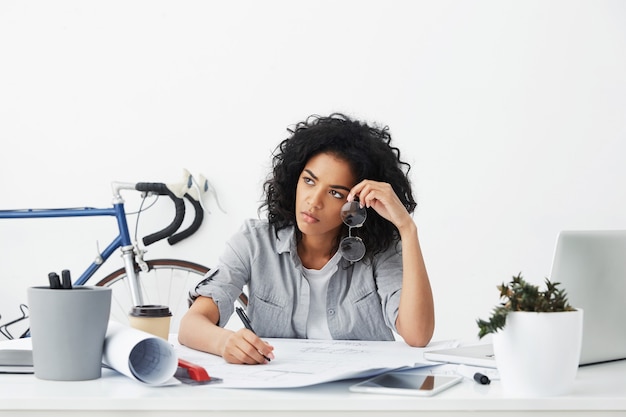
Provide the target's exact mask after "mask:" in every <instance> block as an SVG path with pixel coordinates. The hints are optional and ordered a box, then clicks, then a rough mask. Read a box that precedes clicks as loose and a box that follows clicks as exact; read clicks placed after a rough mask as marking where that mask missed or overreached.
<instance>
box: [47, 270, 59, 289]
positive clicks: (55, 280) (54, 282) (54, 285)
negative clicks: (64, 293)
mask: <svg viewBox="0 0 626 417" xmlns="http://www.w3.org/2000/svg"><path fill="white" fill-rule="evenodd" d="M48 281H50V288H51V289H53V290H58V289H60V288H62V287H61V280H60V279H59V275H58V274H57V273H56V272H50V273H49V274H48Z"/></svg>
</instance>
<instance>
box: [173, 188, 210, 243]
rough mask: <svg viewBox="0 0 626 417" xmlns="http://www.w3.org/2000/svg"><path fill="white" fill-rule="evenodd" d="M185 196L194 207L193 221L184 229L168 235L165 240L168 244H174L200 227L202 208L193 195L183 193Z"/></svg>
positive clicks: (202, 217) (202, 216)
mask: <svg viewBox="0 0 626 417" xmlns="http://www.w3.org/2000/svg"><path fill="white" fill-rule="evenodd" d="M185 197H186V198H187V200H189V201H190V202H191V205H192V206H193V207H194V209H195V213H196V215H195V217H194V219H193V222H192V223H191V225H190V226H189V227H188V228H186V229H185V230H183V231H181V232H178V233H176V234H175V235H172V236H170V237H169V238H168V239H167V242H168V243H169V244H170V245H175V244H176V243H178V242H180V241H181V240H183V239H186V238H188V237H189V236H191V235H193V234H194V233H196V231H197V230H198V229H199V228H200V225H201V224H202V221H203V220H204V209H203V208H202V205H201V204H200V202H199V201H198V200H195V199H194V198H193V197H191V196H190V195H189V194H188V193H186V194H185Z"/></svg>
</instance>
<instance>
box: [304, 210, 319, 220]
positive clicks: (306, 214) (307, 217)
mask: <svg viewBox="0 0 626 417" xmlns="http://www.w3.org/2000/svg"><path fill="white" fill-rule="evenodd" d="M302 220H303V221H304V222H305V223H317V222H318V221H319V220H318V219H317V218H316V217H313V216H312V215H311V214H310V213H307V212H306V211H303V212H302Z"/></svg>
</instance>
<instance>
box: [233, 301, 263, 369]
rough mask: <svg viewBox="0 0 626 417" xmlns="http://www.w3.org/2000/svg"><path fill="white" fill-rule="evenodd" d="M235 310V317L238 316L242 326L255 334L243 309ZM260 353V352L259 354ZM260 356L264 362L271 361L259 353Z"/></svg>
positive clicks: (236, 308)
mask: <svg viewBox="0 0 626 417" xmlns="http://www.w3.org/2000/svg"><path fill="white" fill-rule="evenodd" d="M235 310H236V311H237V315H238V316H239V318H240V319H241V321H242V322H243V325H244V326H245V327H246V329H248V330H250V331H251V332H252V333H254V334H256V333H255V331H254V329H253V328H252V324H250V319H249V318H248V315H247V314H246V312H245V311H244V310H243V308H241V307H235ZM259 353H261V352H259ZM261 356H263V357H264V358H265V360H266V361H268V362H270V361H271V359H270V358H268V357H267V356H265V355H264V354H262V353H261Z"/></svg>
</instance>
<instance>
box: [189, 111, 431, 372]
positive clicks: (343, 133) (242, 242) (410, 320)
mask: <svg viewBox="0 0 626 417" xmlns="http://www.w3.org/2000/svg"><path fill="white" fill-rule="evenodd" d="M289 132H290V134H291V136H290V137H289V138H287V139H285V140H283V141H282V142H281V143H280V145H279V146H278V147H277V149H276V152H275V153H274V157H273V171H272V175H271V176H270V177H269V178H268V179H267V181H266V182H265V184H264V195H265V201H264V202H263V204H262V205H261V207H260V208H259V211H260V212H261V211H262V210H263V209H265V211H266V212H267V219H266V220H265V219H264V220H260V219H254V220H248V221H246V222H245V223H244V225H243V227H242V229H241V230H240V231H239V232H238V233H237V234H235V235H234V236H233V237H232V238H231V239H230V240H229V242H228V244H227V246H226V250H225V251H224V253H223V254H222V256H221V257H220V260H219V263H218V265H217V266H216V267H215V268H213V269H212V270H211V271H210V272H209V273H208V274H207V276H206V277H205V279H204V280H203V281H202V282H201V283H200V284H198V286H197V287H196V288H195V294H194V298H195V300H194V302H193V304H192V305H191V307H190V308H189V311H188V312H187V313H186V314H185V316H184V317H183V319H182V320H181V324H180V328H179V334H178V337H179V341H180V343H182V344H183V345H186V346H189V347H191V348H194V349H198V350H202V351H206V352H210V353H213V354H216V355H221V356H222V357H223V358H224V359H225V360H226V361H227V362H230V363H245V364H258V363H266V362H267V361H268V360H271V359H273V358H274V354H273V347H272V346H271V345H269V344H268V343H266V342H264V341H263V340H262V339H261V337H284V338H317V339H353V340H354V339H357V340H394V332H396V333H397V334H399V335H400V336H401V337H402V338H403V339H404V341H405V342H406V343H408V344H409V345H411V346H425V345H426V344H428V342H429V341H430V339H431V337H432V334H433V331H434V306H433V297H432V292H431V287H430V282H429V279H428V274H427V272H426V267H425V265H424V260H423V257H422V252H421V249H420V244H419V239H418V232H417V226H416V224H415V222H414V221H413V218H412V216H411V213H412V212H413V210H414V209H415V207H416V202H415V200H414V198H413V194H412V190H411V185H410V181H409V178H408V172H409V170H410V168H411V167H410V165H409V164H408V163H406V162H403V161H402V160H401V159H400V151H399V149H398V148H396V147H394V146H392V145H391V136H390V134H389V131H388V128H387V127H385V128H378V127H376V126H372V125H368V124H367V123H365V122H361V121H357V120H352V119H351V118H349V117H346V116H345V115H342V114H331V115H330V116H327V117H319V116H311V117H309V118H308V119H307V120H305V121H303V122H300V123H298V124H297V125H296V126H295V128H294V129H293V130H290V131H289ZM350 202H353V203H351V204H347V205H346V203H350ZM342 208H343V210H344V213H343V217H342ZM348 209H350V210H348ZM359 209H361V210H362V211H365V212H366V213H365V214H364V215H363V216H364V217H366V219H365V221H364V223H363V224H362V225H361V224H360V223H361V221H362V217H361V216H360V213H359ZM346 210H348V211H346ZM361 214H362V213H361ZM344 218H345V219H346V220H345V222H344V220H343V219H344ZM357 223H358V224H357ZM348 224H350V226H351V227H349V226H348ZM363 246H364V247H363ZM359 250H360V251H363V250H364V255H362V253H355V251H356V252H359ZM244 286H247V289H248V296H249V303H248V306H247V314H248V317H249V318H250V321H251V325H252V327H253V329H254V332H252V331H251V330H248V329H245V328H244V329H241V330H238V331H236V332H234V331H231V330H228V329H224V328H223V326H224V325H225V324H226V323H227V322H228V320H229V318H230V317H231V315H232V314H233V311H234V303H235V300H236V299H237V298H238V296H239V295H240V294H241V292H242V291H243V289H244Z"/></svg>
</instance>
